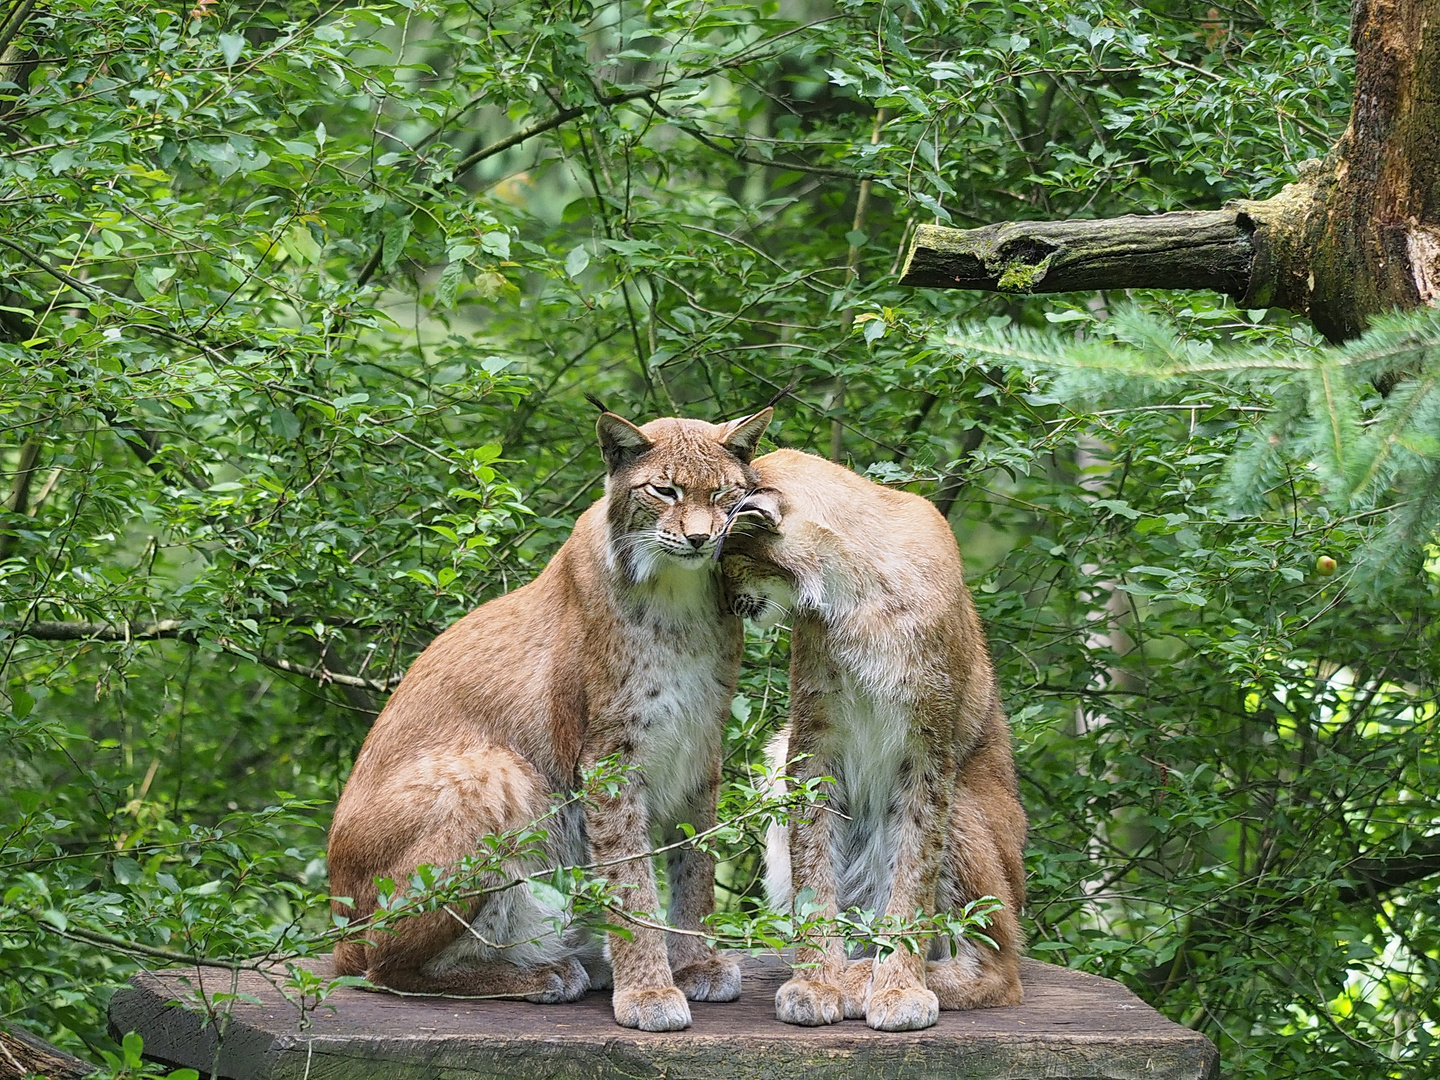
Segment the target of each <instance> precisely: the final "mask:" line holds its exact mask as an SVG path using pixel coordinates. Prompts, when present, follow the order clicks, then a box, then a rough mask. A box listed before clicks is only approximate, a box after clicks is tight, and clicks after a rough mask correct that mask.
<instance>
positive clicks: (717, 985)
mask: <svg viewBox="0 0 1440 1080" xmlns="http://www.w3.org/2000/svg"><path fill="white" fill-rule="evenodd" d="M675 985H676V986H677V987H679V988H680V990H681V992H683V993H684V995H685V996H686V997H687V998H689V999H690V1000H691V1001H734V1000H735V999H736V998H738V997H739V996H740V965H739V964H737V963H735V961H734V960H727V959H726V958H724V957H723V956H712V957H710V958H708V959H706V960H699V961H697V962H696V963H693V964H686V965H685V966H684V967H682V968H681V969H680V970H679V971H677V972H675Z"/></svg>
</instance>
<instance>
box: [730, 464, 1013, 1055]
mask: <svg viewBox="0 0 1440 1080" xmlns="http://www.w3.org/2000/svg"><path fill="white" fill-rule="evenodd" d="M754 467H755V470H756V472H757V473H759V475H760V487H759V489H757V491H756V492H755V493H754V494H752V495H751V496H750V497H748V498H747V499H746V501H745V503H744V504H743V505H742V506H741V507H740V508H739V511H740V512H739V516H738V518H737V523H749V524H748V525H744V524H737V529H736V531H735V534H734V535H733V536H732V537H731V538H730V539H729V540H727V541H726V545H725V548H724V555H723V559H722V562H723V565H724V576H725V587H726V594H727V601H728V603H729V604H730V606H731V610H732V611H734V612H735V613H737V614H740V615H744V616H746V617H749V618H752V619H759V620H761V621H775V620H777V619H779V618H783V617H786V616H787V615H788V617H789V618H790V619H791V646H790V647H791V675H790V693H791V712H790V723H789V725H788V727H787V729H786V730H785V731H783V732H782V733H781V736H780V737H779V739H778V740H777V742H776V744H775V745H774V746H772V749H771V753H772V757H774V758H776V759H778V760H779V761H780V762H784V761H787V760H792V759H796V758H799V759H800V760H798V761H797V762H796V763H795V764H793V765H792V766H791V769H792V771H793V772H794V774H795V775H796V777H797V779H803V780H808V779H814V778H818V777H826V776H828V777H833V778H834V784H833V785H829V790H828V792H827V794H828V796H829V800H830V809H832V810H836V811H838V813H817V814H814V815H811V816H809V817H808V819H806V820H798V821H796V822H794V823H792V825H791V827H790V829H789V830H788V835H787V834H786V833H785V832H784V831H781V832H780V833H779V834H778V835H772V837H771V842H770V844H769V850H768V852H767V877H768V883H769V887H770V892H771V896H772V899H774V900H775V901H776V902H777V903H779V904H783V905H788V904H789V903H790V900H791V897H792V896H793V895H794V894H795V893H798V892H799V891H801V890H809V891H810V892H811V893H813V895H814V896H815V898H816V901H817V902H818V903H820V904H822V905H823V906H824V907H825V908H826V909H828V911H829V912H830V913H832V914H833V913H836V912H839V911H845V910H848V909H860V910H862V911H864V910H868V911H874V912H876V913H877V914H883V915H885V916H887V917H890V918H894V919H900V920H904V919H909V918H913V917H914V915H915V914H916V912H917V911H922V912H924V913H926V914H932V913H935V912H947V911H957V910H959V909H961V908H963V907H964V905H965V904H966V903H967V902H969V901H971V900H975V899H978V898H980V897H984V896H993V897H996V898H997V899H999V900H1000V901H1002V902H1003V904H1004V907H1003V908H1002V909H1001V910H1000V911H999V912H997V913H996V915H995V916H994V922H993V923H992V925H991V926H990V928H989V929H988V931H987V933H988V935H989V936H990V937H991V938H992V939H993V940H994V941H995V943H996V945H997V946H998V949H991V948H989V947H988V946H976V945H974V944H971V943H969V942H963V941H962V942H961V943H960V946H959V949H958V951H956V950H954V949H952V948H951V947H950V945H949V943H948V942H937V943H935V944H932V945H931V946H930V947H929V952H928V954H926V955H918V954H916V953H913V952H910V951H908V950H907V949H905V948H900V949H898V950H896V951H895V952H892V953H891V954H890V955H888V956H887V957H885V958H883V959H880V960H878V961H877V960H875V959H862V960H856V961H853V962H852V961H850V960H848V958H847V956H846V953H845V951H844V947H843V945H842V943H841V942H840V941H838V940H834V939H823V940H816V941H806V942H802V943H801V944H800V947H799V948H798V950H797V956H796V965H797V968H796V974H795V976H794V977H793V978H792V979H791V980H790V981H789V982H787V983H785V984H784V985H783V986H782V987H781V988H780V991H779V993H778V994H777V996H776V1013H777V1015H778V1016H779V1018H780V1019H781V1020H784V1021H787V1022H789V1023H794V1024H807V1025H814V1024H825V1023H834V1022H836V1021H838V1020H840V1019H843V1018H844V1017H846V1016H851V1017H860V1016H863V1017H864V1018H865V1019H866V1020H867V1022H868V1023H869V1024H870V1026H871V1027H874V1028H878V1029H881V1030H886V1031H901V1030H911V1029H915V1028H924V1027H928V1026H930V1025H931V1024H933V1023H935V1021H936V1020H937V1019H938V1015H939V1013H938V1010H939V1009H963V1008H974V1007H978V1006H987V1005H1003V1004H1013V1003H1017V1002H1019V1001H1020V998H1021V989H1020V978H1019V958H1020V953H1021V949H1022V946H1023V941H1022V937H1021V931H1020V926H1019V922H1018V919H1017V916H1018V913H1019V911H1020V908H1021V905H1022V904H1023V902H1024V889H1025V886H1024V868H1023V862H1022V853H1023V848H1024V842H1025V829H1026V823H1025V814H1024V811H1023V809H1022V808H1021V806H1020V801H1019V796H1018V793H1017V788H1016V781H1015V768H1014V761H1013V756H1012V751H1011V745H1010V732H1009V728H1008V725H1007V722H1006V719H1005V714H1004V712H1003V710H1002V709H1001V705H1000V699H999V694H998V692H997V689H996V685H995V673H994V668H993V666H992V664H991V662H990V655H989V651H988V649H987V647H986V643H985V635H984V632H983V630H982V628H981V626H980V620H979V617H978V615H977V614H976V611H975V606H974V604H973V603H972V601H971V599H970V594H969V592H968V590H967V589H966V588H965V583H964V578H963V574H962V570H961V561H960V553H959V550H958V549H957V547H956V544H955V538H954V535H953V534H952V533H951V531H950V527H949V526H948V524H946V522H945V520H944V519H943V518H942V517H941V516H940V514H939V513H938V512H937V511H936V510H935V508H934V507H933V506H931V505H930V503H929V502H927V501H926V500H924V499H921V498H919V497H917V496H914V495H909V494H906V493H904V492H898V491H891V490H889V489H886V488H883V487H881V486H879V485H877V484H873V483H871V482H870V481H868V480H865V479H864V478H862V477H860V476H857V475H855V474H854V473H853V472H851V471H849V470H848V469H844V468H842V467H840V466H838V465H835V464H833V463H831V462H829V461H826V460H824V459H823V458H818V457H814V456H811V455H809V454H802V453H798V452H795V451H791V450H781V451H777V452H775V453H772V454H767V455H765V456H764V457H761V458H757V459H756V460H755V462H754Z"/></svg>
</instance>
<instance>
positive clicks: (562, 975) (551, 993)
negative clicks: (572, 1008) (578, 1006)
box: [525, 959, 590, 1005]
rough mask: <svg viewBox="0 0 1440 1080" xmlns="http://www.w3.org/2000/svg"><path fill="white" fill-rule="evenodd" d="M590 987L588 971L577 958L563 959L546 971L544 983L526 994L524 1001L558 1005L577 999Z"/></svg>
mask: <svg viewBox="0 0 1440 1080" xmlns="http://www.w3.org/2000/svg"><path fill="white" fill-rule="evenodd" d="M589 989H590V973H589V972H588V971H586V970H585V966H584V965H583V964H581V963H580V961H579V960H573V959H572V960H563V961H561V962H560V963H558V964H555V965H554V966H553V967H552V968H551V969H550V970H549V972H548V975H547V978H546V985H545V987H544V988H543V989H540V990H537V991H536V992H535V993H533V994H526V995H525V1000H526V1001H533V1002H534V1003H535V1004H537V1005H558V1004H561V1003H562V1002H567V1001H578V1000H579V999H580V998H582V997H584V996H585V991H586V990H589Z"/></svg>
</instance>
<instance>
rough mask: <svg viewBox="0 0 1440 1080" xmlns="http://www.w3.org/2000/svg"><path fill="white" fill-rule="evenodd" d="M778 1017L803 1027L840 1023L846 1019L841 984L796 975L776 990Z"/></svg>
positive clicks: (776, 1017) (776, 1016) (776, 1012)
mask: <svg viewBox="0 0 1440 1080" xmlns="http://www.w3.org/2000/svg"><path fill="white" fill-rule="evenodd" d="M775 1019H777V1020H783V1021H784V1022H785V1023H787V1024H799V1025H800V1026H802V1027H819V1026H820V1025H821V1024H838V1023H839V1022H840V1021H841V1020H843V1019H845V1004H844V1001H843V1000H842V999H841V993H840V988H839V987H838V986H832V985H831V984H830V983H824V982H820V981H819V980H818V979H802V978H800V977H799V976H796V977H795V978H793V979H791V980H790V981H789V982H787V983H786V984H785V985H784V986H782V987H780V989H779V990H777V991H776V992H775Z"/></svg>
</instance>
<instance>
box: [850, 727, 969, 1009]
mask: <svg viewBox="0 0 1440 1080" xmlns="http://www.w3.org/2000/svg"><path fill="white" fill-rule="evenodd" d="M927 741H928V740H927ZM907 775H908V777H909V779H908V780H906V779H902V781H901V786H900V791H899V793H898V794H899V800H900V808H899V815H898V820H897V821H896V822H895V833H896V851H895V863H894V865H895V877H894V880H893V882H892V883H891V886H890V902H889V904H888V905H886V908H885V914H886V916H887V917H889V918H892V919H896V920H904V919H911V918H914V917H915V914H916V913H917V912H920V913H922V914H925V915H929V914H932V913H933V912H934V910H935V887H936V882H937V880H938V878H939V876H940V866H941V863H942V862H943V857H944V845H945V832H946V822H947V819H948V818H949V816H950V815H949V811H950V806H949V802H950V799H949V796H950V790H951V786H952V784H953V777H954V775H955V772H954V767H953V765H952V764H951V762H950V761H949V760H947V759H945V758H941V757H939V756H938V755H937V756H936V757H934V758H931V759H929V760H922V761H919V762H914V763H912V768H910V769H909V770H907ZM938 1019H940V1002H939V1000H938V999H937V998H936V996H935V994H934V993H933V992H932V991H931V990H929V989H928V988H927V987H926V985H925V957H924V955H923V954H916V953H913V952H911V951H910V950H909V949H907V948H905V947H904V946H900V947H899V948H897V949H895V951H894V952H892V953H890V954H889V955H888V956H886V957H885V958H884V959H883V960H878V961H876V964H875V974H874V978H873V979H872V980H871V984H870V995H869V997H868V998H867V999H866V1001H865V1022H866V1023H867V1024H869V1025H870V1026H871V1027H872V1028H874V1029H875V1030H877V1031H917V1030H919V1029H921V1028H927V1027H930V1026H931V1025H932V1024H934V1023H935V1021H936V1020H938Z"/></svg>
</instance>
